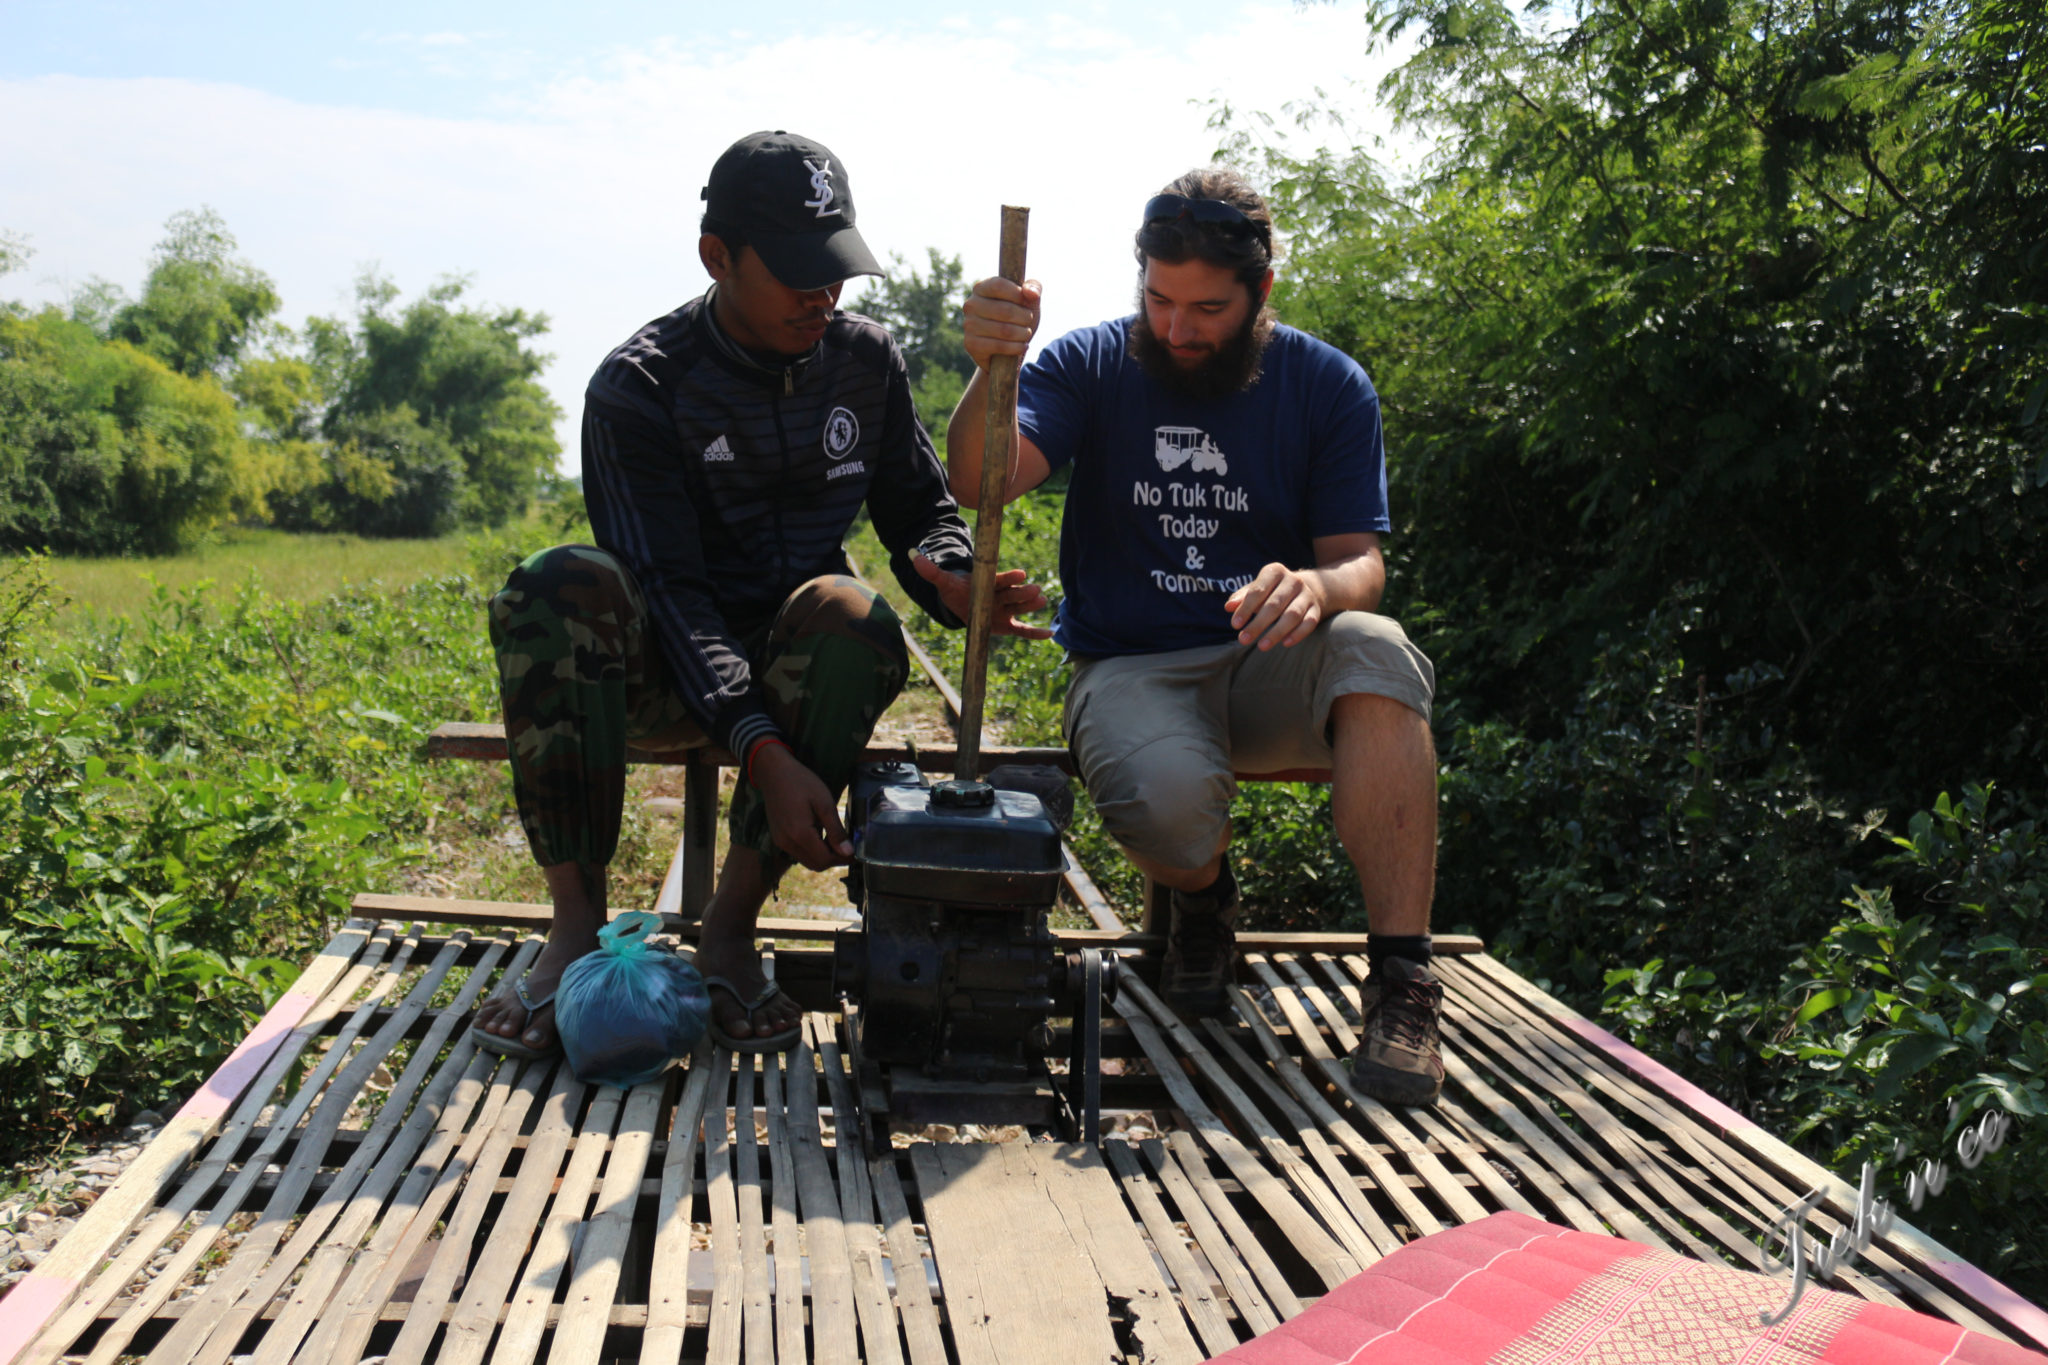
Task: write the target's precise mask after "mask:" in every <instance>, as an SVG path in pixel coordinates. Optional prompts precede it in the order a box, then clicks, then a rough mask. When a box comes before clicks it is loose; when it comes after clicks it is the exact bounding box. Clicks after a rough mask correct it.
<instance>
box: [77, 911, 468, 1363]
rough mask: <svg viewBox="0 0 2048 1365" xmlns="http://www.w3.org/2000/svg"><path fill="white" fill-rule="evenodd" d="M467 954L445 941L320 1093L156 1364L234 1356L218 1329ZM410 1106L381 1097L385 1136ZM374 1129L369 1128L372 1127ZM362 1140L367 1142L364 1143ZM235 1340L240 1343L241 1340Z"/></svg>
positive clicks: (377, 992)
mask: <svg viewBox="0 0 2048 1365" xmlns="http://www.w3.org/2000/svg"><path fill="white" fill-rule="evenodd" d="M407 941H408V942H409V943H416V942H417V937H416V936H415V937H410V938H408V940H407ZM467 946H468V937H467V935H460V936H458V937H456V938H453V939H450V940H448V941H447V942H446V943H445V944H444V945H443V946H442V948H441V950H440V952H439V953H437V954H436V955H435V958H434V961H433V962H432V963H431V964H430V965H429V966H428V968H427V970H426V971H425V972H424V973H422V974H421V976H420V979H419V981H418V982H417V983H416V984H415V985H414V986H413V988H412V990H410V991H409V992H407V993H406V997H405V1000H404V1002H403V1004H402V1005H401V1006H400V1007H399V1008H398V1009H396V1010H394V1011H392V1013H391V1017H390V1018H389V1019H388V1020H387V1021H386V1023H385V1025H384V1027H383V1028H381V1029H379V1030H378V1031H377V1034H376V1036H375V1037H373V1038H371V1039H370V1040H369V1041H368V1042H367V1043H365V1044H364V1045H363V1047H362V1050H361V1051H359V1052H357V1053H356V1054H355V1056H354V1057H353V1058H351V1059H350V1060H349V1061H348V1064H347V1065H346V1066H345V1067H343V1068H342V1069H341V1071H340V1074H339V1075H337V1076H335V1078H334V1079H333V1080H332V1081H331V1082H329V1083H328V1084H327V1086H326V1088H325V1090H324V1091H321V1092H320V1094H319V1100H318V1104H319V1107H318V1108H317V1109H316V1110H314V1111H313V1112H312V1114H311V1116H310V1117H309V1118H308V1119H307V1121H306V1126H305V1130H304V1131H303V1132H300V1133H298V1134H297V1141H298V1147H297V1150H296V1151H295V1152H294V1153H293V1156H292V1160H291V1163H290V1164H289V1165H287V1166H286V1167H285V1168H284V1170H283V1171H282V1172H281V1173H280V1175H279V1178H278V1182H277V1184H276V1186H275V1187H273V1188H272V1190H271V1192H270V1198H269V1200H268V1202H267V1203H266V1205H265V1207H264V1211H263V1215H262V1217H261V1218H260V1219H259V1220H258V1221H257V1224H256V1226H255V1227H253V1228H250V1229H249V1230H248V1231H247V1232H245V1233H243V1234H242V1239H241V1244H240V1245H239V1246H237V1247H236V1248H235V1249H234V1253H233V1255H232V1256H231V1257H230V1258H229V1260H228V1263H227V1265H226V1266H224V1267H223V1268H222V1269H221V1270H220V1272H219V1275H218V1278H216V1279H215V1281H214V1282H213V1283H212V1284H211V1285H208V1286H207V1287H206V1289H205V1290H204V1292H203V1293H202V1294H201V1295H200V1297H199V1302H198V1305H196V1306H195V1308H194V1310H193V1311H192V1312H191V1313H189V1314H187V1317H186V1319H185V1320H183V1321H181V1322H180V1323H179V1324H178V1327H179V1328H180V1329H182V1328H184V1327H185V1326H186V1325H187V1323H189V1324H190V1325H191V1326H192V1328H193V1329H194V1330H193V1331H192V1332H191V1333H189V1334H187V1335H186V1336H185V1337H184V1338H182V1339H178V1338H179V1331H178V1330H177V1329H174V1330H172V1331H171V1332H170V1333H168V1334H166V1336H165V1338H164V1340H163V1343H162V1344H161V1345H160V1346H159V1347H158V1351H157V1354H158V1355H159V1358H162V1359H184V1358H187V1357H189V1358H191V1359H193V1360H195V1361H196V1360H198V1359H200V1358H201V1357H202V1356H212V1357H216V1358H218V1359H220V1360H223V1361H225V1360H226V1358H227V1356H228V1355H229V1353H230V1352H231V1351H232V1350H233V1346H234V1343H233V1341H232V1340H228V1341H221V1340H218V1338H220V1337H221V1336H223V1332H222V1330H221V1329H222V1328H223V1327H224V1326H225V1324H226V1323H227V1321H228V1320H229V1319H230V1318H232V1319H233V1320H234V1321H237V1322H240V1321H244V1315H242V1314H238V1313H233V1312H232V1311H231V1310H232V1309H233V1307H234V1305H235V1304H236V1303H237V1301H238V1300H239V1299H241V1298H242V1296H243V1294H244V1293H245V1292H246V1291H247V1290H248V1289H249V1288H250V1287H251V1286H252V1284H253V1283H254V1282H255V1281H256V1279H257V1278H258V1275H259V1272H261V1271H262V1270H263V1269H264V1268H265V1266H266V1265H267V1263H268V1262H269V1260H270V1257H271V1254H272V1253H273V1252H274V1251H275V1250H276V1248H277V1245H278V1243H279V1242H281V1241H282V1240H283V1239H284V1234H285V1232H286V1230H287V1229H288V1228H289V1227H290V1226H291V1225H292V1224H293V1223H294V1222H295V1221H297V1219H298V1215H299V1206H300V1204H301V1203H303V1202H304V1200H305V1196H306V1192H307V1191H308V1190H309V1189H310V1188H311V1187H312V1184H313V1180H314V1177H315V1176H317V1175H318V1174H319V1173H320V1164H321V1161H322V1159H323V1157H324V1155H325V1153H326V1151H327V1149H328V1146H329V1145H330V1144H331V1143H332V1142H333V1141H334V1137H335V1134H336V1133H337V1132H339V1131H340V1129H341V1125H342V1123H343V1121H344V1120H345V1119H346V1118H347V1117H348V1115H349V1111H350V1108H351V1106H353V1105H354V1103H355V1101H356V1099H357V1097H358V1096H360V1095H361V1094H362V1092H363V1090H364V1088H365V1087H366V1086H367V1085H368V1084H369V1082H370V1079H371V1078H372V1076H374V1075H375V1073H376V1072H377V1070H378V1068H380V1067H382V1066H383V1065H384V1064H385V1061H386V1059H387V1058H388V1057H389V1056H390V1055H391V1048H392V1046H393V1045H394V1044H396V1043H397V1042H398V1041H399V1040H400V1039H402V1038H403V1037H404V1036H405V1034H406V1032H407V1031H408V1030H409V1029H410V1028H411V1027H412V1025H413V1024H414V1022H416V1021H417V1020H418V1019H419V1018H420V1016H421V1015H422V1014H424V1013H425V1012H426V1009H427V1006H428V1004H429V1003H430V1002H431V1001H432V1000H433V997H434V994H435V992H437V991H438V990H439V989H440V988H441V983H442V982H443V981H445V980H447V977H448V973H449V971H451V970H452V969H453V968H454V966H455V962H456V959H458V958H459V957H461V956H462V954H463V951H464V949H465V948H466V947H467ZM404 970H405V960H404V954H403V952H401V954H400V956H399V957H398V958H395V959H394V960H393V962H392V964H391V966H390V968H389V969H388V977H389V979H388V980H381V979H380V981H379V982H378V983H377V985H376V986H375V987H373V988H372V990H371V993H370V995H369V997H368V998H367V999H365V1000H364V1001H363V1003H362V1004H361V1005H359V1006H358V1007H357V1010H356V1014H355V1017H354V1018H352V1019H350V1021H349V1023H348V1024H347V1025H345V1026H344V1027H343V1028H342V1030H341V1032H340V1033H339V1034H338V1035H337V1036H336V1037H335V1039H334V1041H333V1042H332V1043H331V1044H330V1045H329V1048H328V1055H329V1056H330V1057H333V1056H339V1055H345V1054H346V1053H347V1051H348V1048H349V1046H350V1044H351V1042H352V1041H353V1039H354V1037H355V1036H357V1035H358V1034H359V1033H360V1032H361V1027H362V1025H363V1024H365V1023H367V1022H368V1021H369V1020H370V1019H372V1018H373V1017H374V1016H375V1015H376V1014H377V1012H378V1007H379V1005H380V1004H381V1002H382V1001H383V1000H384V999H385V998H386V995H387V994H388V992H389V991H390V990H391V989H392V988H393V987H395V986H396V985H397V983H398V980H399V977H400V975H401V974H402V973H403V972H404ZM408 1070H409V1071H410V1072H411V1073H412V1074H414V1075H417V1074H418V1071H417V1069H413V1068H409V1069H408ZM318 1089H319V1087H318V1085H317V1084H316V1082H315V1080H314V1078H312V1077H309V1078H308V1079H307V1080H306V1081H305V1082H304V1083H303V1084H302V1090H301V1093H302V1094H305V1093H307V1092H310V1091H314V1090H318ZM409 1098H410V1092H408V1094H407V1096H405V1097H403V1098H401V1097H399V1096H398V1095H397V1093H396V1086H394V1088H393V1091H392V1092H389V1093H387V1094H386V1096H385V1099H384V1103H383V1105H381V1106H379V1109H378V1114H379V1117H380V1118H381V1117H382V1116H383V1113H384V1110H385V1109H388V1108H390V1107H391V1105H393V1104H394V1103H395V1104H396V1105H397V1106H398V1107H397V1108H396V1109H395V1110H393V1111H392V1113H393V1122H391V1123H386V1124H384V1125H383V1127H384V1130H385V1131H386V1132H387V1133H388V1132H389V1131H391V1130H392V1129H394V1128H395V1127H396V1122H395V1119H396V1116H397V1115H398V1114H402V1113H403V1112H404V1111H405V1104H406V1100H407V1099H409ZM375 1126H376V1125H374V1124H373V1127H375ZM292 1127H293V1123H292V1120H291V1118H290V1111H289V1110H287V1111H286V1112H285V1113H283V1114H280V1115H279V1116H278V1117H277V1118H276V1119H274V1120H273V1121H272V1125H271V1129H270V1132H269V1134H268V1135H266V1137H265V1140H264V1142H263V1144H262V1146H260V1147H259V1148H258V1151H257V1153H256V1155H254V1156H253V1157H252V1158H251V1159H250V1160H249V1161H247V1162H245V1163H244V1165H243V1170H242V1176H241V1180H249V1179H251V1178H252V1177H253V1179H255V1180H261V1179H262V1178H263V1174H264V1171H265V1169H266V1168H267V1167H268V1166H269V1165H270V1164H271V1159H272V1157H273V1155H274V1154H275V1152H276V1150H277V1147H276V1145H274V1144H273V1141H272V1140H273V1139H279V1138H282V1137H286V1136H290V1135H291V1134H292ZM367 1140H368V1139H367V1137H366V1139H365V1141H366V1142H367ZM237 1183H238V1184H239V1183H240V1181H239V1180H238V1182H237ZM221 1202H222V1203H223V1204H226V1205H228V1206H230V1207H239V1206H240V1204H241V1199H240V1197H238V1196H236V1195H235V1194H234V1193H233V1192H232V1191H230V1193H229V1194H228V1195H227V1196H225V1197H224V1198H223V1200H222V1201H221ZM216 1207H218V1206H216ZM166 1278H168V1276H166ZM236 1335H237V1336H239V1332H237V1334H236ZM174 1339H178V1340H174ZM109 1358H110V1359H111V1357H109Z"/></svg>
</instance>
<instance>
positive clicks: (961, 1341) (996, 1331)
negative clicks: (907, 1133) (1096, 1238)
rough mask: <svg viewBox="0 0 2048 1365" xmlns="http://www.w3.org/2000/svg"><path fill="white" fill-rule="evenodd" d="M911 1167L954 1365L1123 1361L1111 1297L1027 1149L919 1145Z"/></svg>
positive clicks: (914, 1149) (913, 1151)
mask: <svg viewBox="0 0 2048 1365" xmlns="http://www.w3.org/2000/svg"><path fill="white" fill-rule="evenodd" d="M910 1165H911V1170H912V1171H913V1172H915V1174H916V1177H917V1189H918V1195H919V1198H920V1199H921V1200H922V1202H923V1204H924V1221H925V1226H926V1227H927V1228H928V1229H930V1231H931V1238H932V1256H933V1259H934V1260H935V1261H936V1262H937V1263H938V1269H939V1283H940V1284H941V1285H942V1286H944V1288H945V1292H946V1321H947V1322H948V1324H949V1325H950V1326H951V1327H952V1329H953V1332H952V1335H953V1345H954V1348H955V1350H957V1351H958V1352H959V1357H960V1365H1075V1362H1080V1361H1115V1360H1117V1359H1119V1358H1120V1355H1121V1353H1120V1352H1119V1350H1118V1349H1117V1344H1116V1337H1115V1335H1114V1334H1113V1333H1112V1332H1111V1331H1110V1328H1109V1311H1108V1308H1109V1304H1108V1297H1107V1295H1108V1291H1107V1290H1106V1289H1105V1287H1104V1285H1103V1283H1102V1279H1101V1277H1100V1276H1099V1275H1098V1274H1097V1273H1096V1269H1095V1263H1094V1261H1092V1260H1091V1259H1090V1258H1089V1256H1088V1253H1087V1252H1086V1251H1085V1250H1083V1249H1082V1247H1081V1246H1080V1244H1079V1243H1078V1242H1077V1241H1076V1240H1075V1236H1074V1230H1073V1229H1072V1228H1071V1227H1069V1226H1068V1224H1067V1222H1066V1220H1065V1219H1064V1218H1062V1217H1061V1216H1060V1211H1059V1208H1058V1207H1057V1205H1055V1203H1054V1202H1053V1200H1052V1197H1051V1195H1050V1193H1049V1192H1048V1191H1047V1189H1046V1187H1045V1182H1044V1181H1043V1180H1042V1179H1041V1178H1040V1177H1039V1175H1038V1173H1037V1170H1036V1169H1035V1166H1034V1163H1033V1160H1032V1156H1031V1152H1030V1149H1029V1148H1028V1147H1027V1146H1024V1145H1022V1144H1012V1143H1002V1144H987V1143H931V1142H921V1143H917V1144H915V1145H913V1146H912V1147H911V1148H910ZM998 1228H999V1229H1001V1230H1002V1235H1001V1236H990V1235H989V1234H990V1231H991V1230H992V1229H998ZM1019 1249H1022V1250H1023V1251H1024V1253H1025V1254H1022V1255H1019V1254H1017V1253H1018V1251H1019Z"/></svg>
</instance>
